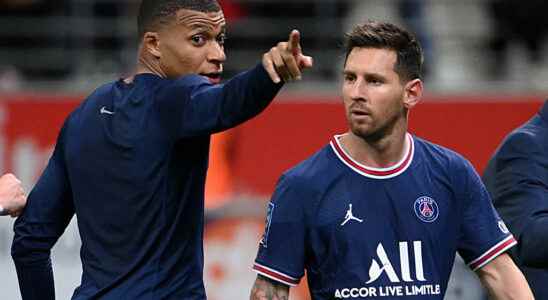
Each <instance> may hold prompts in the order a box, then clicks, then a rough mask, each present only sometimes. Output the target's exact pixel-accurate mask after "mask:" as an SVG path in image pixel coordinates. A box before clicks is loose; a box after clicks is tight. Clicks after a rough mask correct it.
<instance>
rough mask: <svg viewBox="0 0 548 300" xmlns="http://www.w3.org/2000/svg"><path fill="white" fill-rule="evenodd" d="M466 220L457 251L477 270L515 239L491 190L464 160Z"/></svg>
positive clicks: (509, 245) (504, 249) (510, 244)
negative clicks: (498, 209)
mask: <svg viewBox="0 0 548 300" xmlns="http://www.w3.org/2000/svg"><path fill="white" fill-rule="evenodd" d="M460 177H461V180H460V181H461V182H464V183H463V189H462V191H460V192H461V194H460V195H461V198H462V200H463V220H462V224H461V234H460V238H459V242H458V251H459V254H460V255H461V256H462V258H463V259H464V261H465V262H466V263H467V264H468V266H469V267H470V268H471V269H472V270H473V271H476V270H477V269H479V268H481V267H483V266H484V265H486V264H488V263H489V262H490V261H492V260H493V259H494V258H496V257H497V256H499V255H500V254H502V253H504V252H505V251H507V250H508V249H510V248H511V247H513V246H514V245H516V240H515V239H514V237H513V236H512V234H511V233H510V232H509V230H508V228H507V227H506V225H505V224H504V221H502V219H501V218H500V217H499V215H498V213H497V212H496V211H495V209H494V208H493V205H492V203H491V199H490V196H489V193H488V192H487V190H486V189H485V186H484V185H483V183H482V182H481V180H480V178H479V176H478V174H477V173H476V171H475V170H474V168H473V167H472V165H471V164H470V163H469V162H468V161H465V160H464V169H463V171H462V173H460Z"/></svg>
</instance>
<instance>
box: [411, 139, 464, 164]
mask: <svg viewBox="0 0 548 300" xmlns="http://www.w3.org/2000/svg"><path fill="white" fill-rule="evenodd" d="M414 139H415V144H416V146H417V147H416V148H417V150H416V151H417V152H420V153H421V154H422V156H423V157H426V158H427V159H428V160H429V163H438V164H440V165H441V166H442V167H445V168H450V167H451V166H453V165H455V164H456V165H461V164H463V163H465V162H467V160H466V158H464V156H462V155H461V154H460V153H458V152H456V151H454V150H452V149H449V148H447V147H444V146H441V145H438V144H435V143H433V142H430V141H427V140H424V139H421V138H418V137H414Z"/></svg>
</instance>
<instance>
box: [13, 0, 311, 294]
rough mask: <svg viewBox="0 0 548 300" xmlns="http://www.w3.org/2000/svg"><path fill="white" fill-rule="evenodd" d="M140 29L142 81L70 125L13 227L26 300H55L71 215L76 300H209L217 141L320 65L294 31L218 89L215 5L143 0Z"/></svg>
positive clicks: (94, 102)
mask: <svg viewBox="0 0 548 300" xmlns="http://www.w3.org/2000/svg"><path fill="white" fill-rule="evenodd" d="M138 26H139V35H140V38H141V43H140V49H139V57H138V63H137V72H136V74H135V75H133V76H131V77H129V78H125V79H120V80H117V81H114V82H110V83H107V84H105V85H103V86H101V87H99V88H98V89H97V90H95V91H94V92H93V93H92V94H91V95H90V96H88V98H87V99H86V100H85V101H84V102H83V103H82V104H81V105H80V106H79V107H78V108H76V110H75V111H73V112H72V113H71V114H70V115H69V116H68V117H67V119H66V120H65V123H64V125H63V127H62V129H61V132H60V133H59V137H58V139H57V145H56V146H55V150H54V153H53V156H52V157H51V159H50V161H49V163H48V166H47V167H46V169H45V171H44V173H43V174H42V176H41V177H40V179H39V180H38V183H37V184H36V186H35V187H34V189H33V190H32V192H31V193H30V195H29V201H28V205H27V207H26V209H25V211H24V212H23V214H22V216H21V217H20V218H19V219H18V220H17V222H16V224H15V237H14V241H13V246H12V256H13V259H14V261H15V265H16V269H17V275H18V278H19V285H20V289H21V294H22V297H23V299H24V300H29V299H30V300H33V299H40V300H49V299H54V298H55V291H54V284H53V274H52V273H53V272H52V268H51V259H50V250H51V248H52V247H53V245H54V244H55V242H56V241H57V239H58V238H59V237H60V236H61V234H62V233H63V231H64V230H65V228H66V226H67V225H68V223H69V221H70V219H71V218H72V216H73V215H74V214H76V216H77V220H78V228H79V231H80V236H81V239H82V248H81V252H80V254H81V259H82V268H83V274H82V282H81V285H80V286H79V287H78V288H77V289H76V290H75V292H74V295H73V297H72V299H103V300H106V299H113V300H114V299H116V300H119V299H132V300H140V299H142V300H145V299H146V300H159V299H185V300H190V299H196V300H203V299H206V296H205V289H204V283H203V276H202V275H203V227H204V215H203V214H204V184H205V178H206V171H207V166H208V156H209V143H210V135H211V134H213V133H215V132H220V131H223V130H225V129H228V128H231V127H234V126H236V125H238V124H241V123H242V122H245V121H246V120H249V119H250V118H252V117H254V116H255V115H257V114H259V113H260V112H261V111H262V110H264V109H265V108H266V107H267V105H268V104H269V103H270V102H271V101H272V99H273V98H274V97H275V95H276V94H277V92H278V91H279V90H280V88H281V87H282V80H283V82H288V81H292V80H298V79H300V78H301V70H302V69H304V68H307V67H310V66H311V65H312V60H311V58H310V57H307V56H304V55H303V54H302V52H301V49H300V44H299V33H298V31H293V32H292V33H291V34H290V38H289V40H288V42H283V43H279V44H277V46H275V47H273V48H272V49H271V50H270V51H269V52H267V53H265V54H264V56H263V60H262V64H258V65H257V66H255V67H254V68H252V69H250V70H249V71H247V72H244V73H241V74H239V75H237V76H235V77H234V78H232V79H231V80H229V81H227V82H226V83H224V84H219V81H220V76H221V74H222V71H223V62H224V60H225V58H226V57H225V53H224V41H225V30H226V29H225V27H226V24H225V19H224V16H223V12H222V10H221V7H220V6H219V4H218V3H217V1H215V0H200V1H198V0H143V2H142V4H141V9H140V13H139V19H138ZM192 74H199V75H192ZM200 75H201V76H200Z"/></svg>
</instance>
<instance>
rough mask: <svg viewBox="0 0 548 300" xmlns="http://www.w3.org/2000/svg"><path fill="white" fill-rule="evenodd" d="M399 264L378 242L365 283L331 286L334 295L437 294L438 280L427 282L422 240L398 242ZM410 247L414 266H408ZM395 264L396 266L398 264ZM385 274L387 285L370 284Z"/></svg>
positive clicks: (345, 296) (439, 292) (391, 295)
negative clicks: (354, 285) (340, 286)
mask: <svg viewBox="0 0 548 300" xmlns="http://www.w3.org/2000/svg"><path fill="white" fill-rule="evenodd" d="M398 246H399V256H400V265H399V266H394V264H392V261H391V260H390V258H389V256H388V255H387V253H386V250H385V248H384V246H383V245H382V243H379V244H378V245H377V250H376V257H375V258H372V259H371V265H370V267H369V280H368V281H367V282H366V283H365V284H366V285H367V286H362V287H348V288H340V289H336V290H335V295H334V297H335V298H337V299H348V298H367V297H397V296H402V297H406V296H417V295H440V294H441V287H440V285H439V284H433V283H427V282H428V280H427V279H426V276H425V272H424V267H423V259H422V242H421V241H412V242H411V245H410V242H399V243H398ZM410 247H411V248H412V251H413V258H412V260H413V262H414V264H413V265H414V266H415V268H414V270H411V263H410V262H411V258H410V255H409V250H410ZM398 267H399V268H398ZM383 275H384V276H386V278H388V280H389V281H390V283H391V284H390V285H388V284H384V285H380V286H379V285H374V283H375V282H377V281H378V280H379V278H380V277H381V276H383Z"/></svg>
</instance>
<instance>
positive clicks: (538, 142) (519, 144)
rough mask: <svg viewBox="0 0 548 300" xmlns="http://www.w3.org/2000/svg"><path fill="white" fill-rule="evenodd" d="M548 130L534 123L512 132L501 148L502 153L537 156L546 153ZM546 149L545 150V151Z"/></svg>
mask: <svg viewBox="0 0 548 300" xmlns="http://www.w3.org/2000/svg"><path fill="white" fill-rule="evenodd" d="M547 135H548V130H547V129H546V128H542V127H540V126H537V125H535V124H532V123H526V124H525V125H523V126H521V127H519V128H517V129H516V130H514V131H512V132H511V133H510V134H509V135H508V136H507V137H506V138H505V139H504V141H503V142H502V144H501V146H500V150H499V151H500V152H501V153H511V154H515V155H519V154H522V155H535V154H539V153H542V152H546V151H547V150H548V149H546V148H547V147H548V143H547V142H546V141H547V139H546V136H547ZM543 148H544V149H543Z"/></svg>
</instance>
